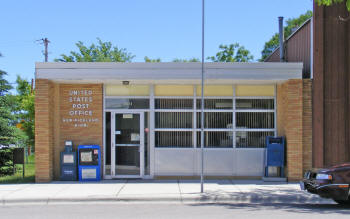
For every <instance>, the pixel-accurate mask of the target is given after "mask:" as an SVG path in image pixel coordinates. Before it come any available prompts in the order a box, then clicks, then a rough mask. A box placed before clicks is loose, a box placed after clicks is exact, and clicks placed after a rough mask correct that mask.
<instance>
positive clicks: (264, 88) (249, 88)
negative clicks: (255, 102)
mask: <svg viewBox="0 0 350 219" xmlns="http://www.w3.org/2000/svg"><path fill="white" fill-rule="evenodd" d="M274 95H275V86H274V85H237V86H236V96H242V97H247V96H274Z"/></svg>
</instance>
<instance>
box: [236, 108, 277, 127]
mask: <svg viewBox="0 0 350 219" xmlns="http://www.w3.org/2000/svg"><path fill="white" fill-rule="evenodd" d="M274 119H275V118H274V113H273V112H237V113H236V128H237V129H247V128H255V129H256V128H265V129H269V128H271V129H272V128H274Z"/></svg>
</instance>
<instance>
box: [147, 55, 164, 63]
mask: <svg viewBox="0 0 350 219" xmlns="http://www.w3.org/2000/svg"><path fill="white" fill-rule="evenodd" d="M144 60H145V62H162V60H161V59H160V58H157V59H151V58H148V56H145V57H144Z"/></svg>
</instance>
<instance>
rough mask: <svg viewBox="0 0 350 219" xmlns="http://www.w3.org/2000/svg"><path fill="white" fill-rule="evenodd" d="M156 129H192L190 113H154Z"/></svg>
mask: <svg viewBox="0 0 350 219" xmlns="http://www.w3.org/2000/svg"><path fill="white" fill-rule="evenodd" d="M155 115H156V121H155V125H156V128H192V113H191V112H156V113H155Z"/></svg>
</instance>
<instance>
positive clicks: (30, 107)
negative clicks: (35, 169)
mask: <svg viewBox="0 0 350 219" xmlns="http://www.w3.org/2000/svg"><path fill="white" fill-rule="evenodd" d="M16 83H17V88H16V90H17V93H18V94H17V95H16V99H17V105H18V114H17V115H18V118H19V123H20V126H21V129H22V130H23V131H24V132H25V133H26V135H27V137H28V139H27V140H28V141H27V144H28V145H30V146H34V136H35V135H34V121H35V111H34V99H35V97H34V92H33V91H32V87H31V84H30V82H28V81H27V80H24V79H22V78H21V77H20V76H17V80H16Z"/></svg>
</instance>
